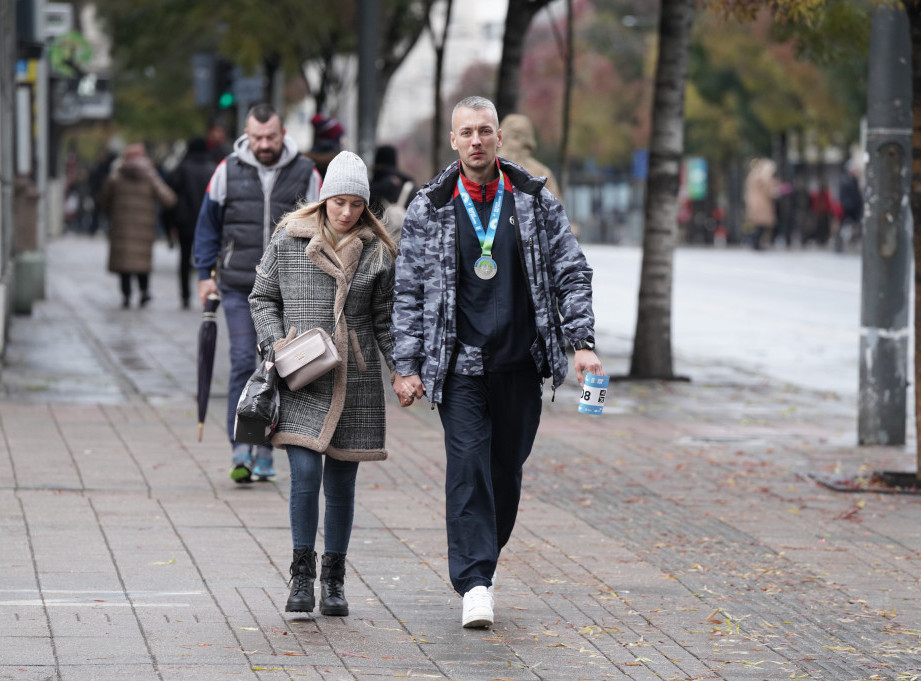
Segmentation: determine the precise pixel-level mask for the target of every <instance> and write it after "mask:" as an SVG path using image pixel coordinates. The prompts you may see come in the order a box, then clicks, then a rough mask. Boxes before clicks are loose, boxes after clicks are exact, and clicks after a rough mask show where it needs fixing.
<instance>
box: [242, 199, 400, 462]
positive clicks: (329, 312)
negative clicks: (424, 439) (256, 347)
mask: <svg viewBox="0 0 921 681" xmlns="http://www.w3.org/2000/svg"><path fill="white" fill-rule="evenodd" d="M355 229H358V232H357V236H358V238H357V239H354V240H352V241H350V242H349V243H348V244H346V245H345V246H343V247H342V248H341V249H340V250H339V251H338V252H337V253H334V252H333V249H332V248H331V247H330V246H329V245H328V244H327V243H326V241H325V240H324V239H323V237H322V235H321V234H320V231H319V228H318V226H317V223H316V218H315V216H308V217H306V218H301V219H298V220H294V221H292V222H290V223H288V224H287V226H286V227H285V228H284V229H280V230H278V231H277V232H276V233H275V235H274V236H273V237H272V241H271V242H270V243H269V246H268V248H267V249H266V251H265V254H264V255H263V256H262V261H261V262H260V263H259V267H258V268H256V283H255V285H254V286H253V292H252V293H251V294H250V297H249V304H250V309H251V311H252V314H253V322H254V323H255V326H256V334H257V336H258V339H259V344H260V346H261V345H262V344H263V343H264V342H265V341H270V342H273V343H276V347H280V344H278V341H279V340H282V341H283V339H284V338H285V337H286V336H287V335H288V332H289V331H290V330H291V329H292V328H296V329H297V330H298V331H299V332H300V331H306V330H308V329H312V328H315V327H318V326H319V327H322V328H324V329H326V331H327V332H328V333H329V334H330V335H331V336H332V337H333V339H334V340H335V343H336V348H337V349H338V351H339V355H340V356H341V357H342V358H343V359H344V360H345V359H346V358H348V359H347V361H344V362H343V363H342V365H341V366H340V367H339V368H337V369H335V370H334V371H331V372H329V373H328V374H326V375H325V376H321V377H320V378H318V379H317V380H315V381H314V382H313V383H310V384H308V385H306V386H304V387H303V388H301V389H300V390H297V391H294V392H292V391H290V390H288V388H287V386H286V385H284V381H283V380H282V381H280V395H281V409H280V413H279V422H278V427H277V429H276V432H275V435H274V437H273V438H272V444H273V445H275V446H276V447H282V446H283V445H286V444H294V445H299V446H301V447H307V448H309V449H313V450H315V451H318V452H324V453H326V454H328V455H329V456H331V457H333V458H336V459H342V460H346V461H374V460H381V459H385V458H387V450H386V449H385V447H384V439H385V417H384V385H383V381H382V376H381V364H380V356H381V354H383V356H384V359H385V361H386V362H387V365H388V366H389V367H390V369H391V371H392V370H393V357H392V353H393V338H392V337H391V335H390V329H389V327H390V317H391V314H392V311H393V260H392V258H391V257H390V254H389V253H388V252H387V251H386V249H384V248H379V247H378V246H379V243H380V242H379V241H378V239H377V237H376V236H374V234H373V232H372V231H371V229H370V228H367V227H358V228H355ZM336 255H338V258H339V260H341V262H342V265H341V266H340V265H339V263H338V262H337V259H336ZM350 281H351V286H349V282H350ZM340 312H343V314H342V315H341V316H340V317H339V322H338V324H336V318H337V315H339V313H340ZM334 324H335V328H333V326H334ZM378 350H380V352H378Z"/></svg>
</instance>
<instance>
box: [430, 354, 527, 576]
mask: <svg viewBox="0 0 921 681" xmlns="http://www.w3.org/2000/svg"><path fill="white" fill-rule="evenodd" d="M541 407H542V402H541V394H540V378H539V377H538V376H537V374H536V373H535V372H534V371H515V372H508V373H491V374H487V375H485V376H465V375H463V374H448V377H447V379H446V380H445V384H444V391H443V393H442V400H441V404H439V405H438V414H439V416H440V417H441V424H442V426H444V431H445V453H446V455H447V466H446V470H445V520H446V524H447V530H448V572H449V573H450V577H451V585H452V586H453V587H454V590H455V591H457V593H459V594H465V593H467V592H468V591H469V590H470V589H472V588H473V587H475V586H480V585H482V586H489V585H490V584H491V583H492V575H493V573H494V572H495V571H496V563H497V562H498V560H499V553H500V552H501V551H502V549H503V547H504V546H505V545H506V543H508V540H509V538H510V537H511V536H512V529H513V528H514V527H515V520H516V518H517V517H518V502H519V500H520V499H521V476H522V470H523V468H524V462H525V461H526V460H527V458H528V456H529V455H530V453H531V447H532V446H533V445H534V438H535V436H536V435H537V426H538V425H539V424H540V412H541Z"/></svg>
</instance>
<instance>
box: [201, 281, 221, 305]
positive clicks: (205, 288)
mask: <svg viewBox="0 0 921 681" xmlns="http://www.w3.org/2000/svg"><path fill="white" fill-rule="evenodd" d="M212 293H215V294H216V293H217V282H216V281H214V279H202V280H201V281H199V282H198V299H199V300H201V304H202V307H204V306H205V301H206V300H208V296H209V295H211V294H212Z"/></svg>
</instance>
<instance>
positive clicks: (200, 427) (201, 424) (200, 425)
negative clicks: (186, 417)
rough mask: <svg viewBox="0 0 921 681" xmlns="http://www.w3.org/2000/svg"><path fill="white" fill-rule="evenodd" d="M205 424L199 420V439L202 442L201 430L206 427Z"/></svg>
mask: <svg viewBox="0 0 921 681" xmlns="http://www.w3.org/2000/svg"><path fill="white" fill-rule="evenodd" d="M204 427H205V424H204V423H201V422H199V424H198V441H199V442H201V431H202V430H203V429H204Z"/></svg>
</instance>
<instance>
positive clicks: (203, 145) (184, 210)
mask: <svg viewBox="0 0 921 681" xmlns="http://www.w3.org/2000/svg"><path fill="white" fill-rule="evenodd" d="M216 167H217V162H216V161H215V160H214V157H213V156H212V155H211V153H210V152H209V151H208V144H207V142H206V141H205V139H204V138H203V137H193V138H192V139H190V140H189V142H188V145H187V146H186V152H185V156H183V158H182V160H181V161H180V162H179V165H178V166H176V169H175V170H173V172H172V173H170V176H169V180H168V181H169V185H170V187H171V188H172V190H173V191H174V192H176V205H175V206H174V207H173V209H172V210H171V211H170V212H169V214H168V219H169V222H170V228H169V229H170V236H171V238H172V240H173V242H178V243H179V289H180V296H181V300H182V308H183V309H184V310H187V309H188V308H189V300H190V299H191V297H192V290H191V283H192V244H193V242H194V240H195V223H196V222H197V221H198V213H199V211H200V210H201V204H202V200H203V199H204V198H205V191H206V190H207V189H208V182H209V181H210V180H211V175H212V174H213V173H214V169H215V168H216Z"/></svg>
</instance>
